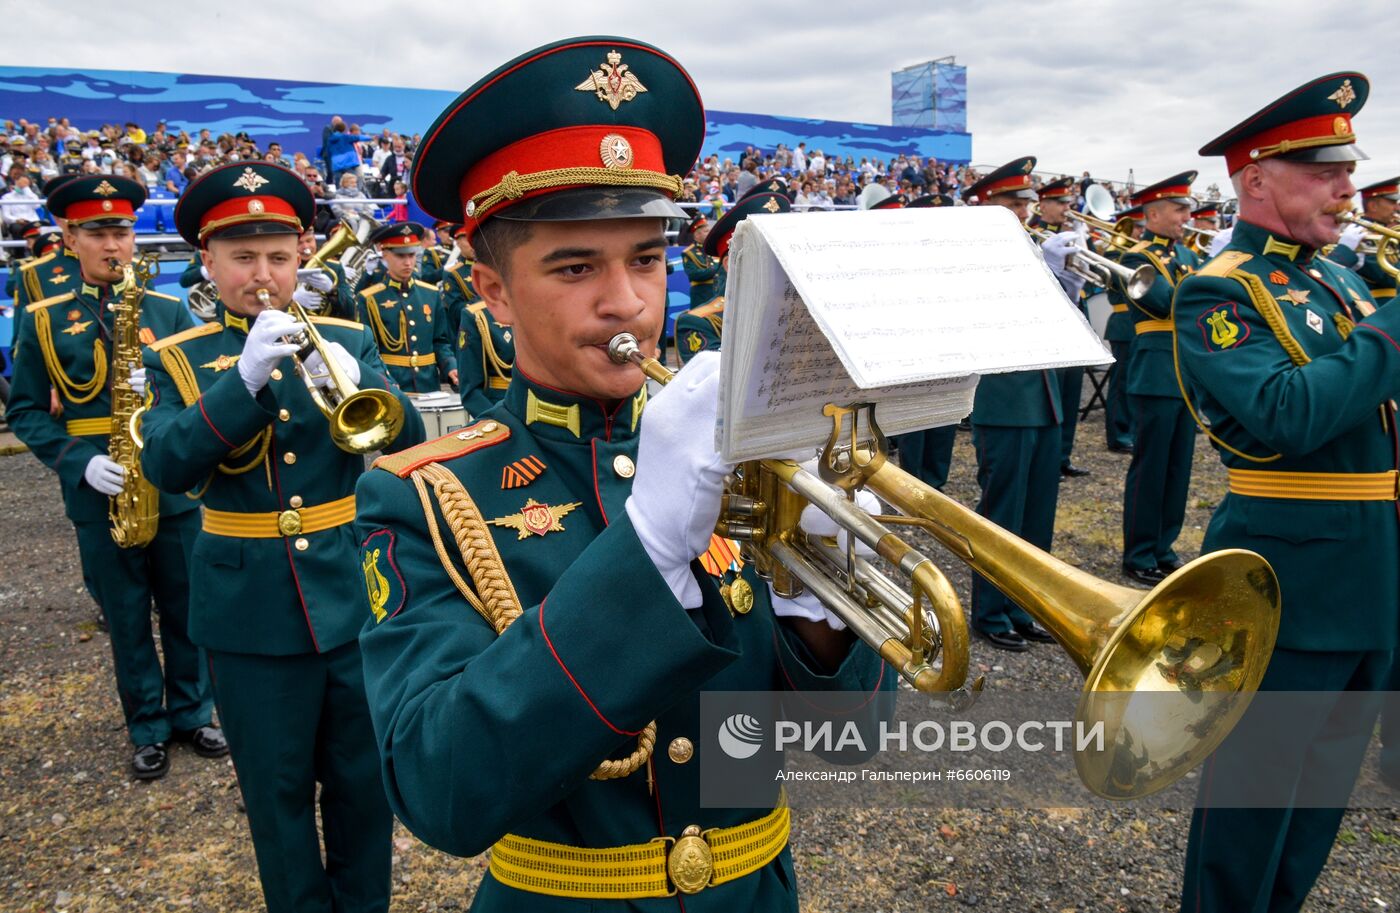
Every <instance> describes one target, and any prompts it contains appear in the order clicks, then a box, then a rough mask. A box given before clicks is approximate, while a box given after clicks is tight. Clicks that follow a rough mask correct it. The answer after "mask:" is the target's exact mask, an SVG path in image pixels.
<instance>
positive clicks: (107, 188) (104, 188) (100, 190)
mask: <svg viewBox="0 0 1400 913" xmlns="http://www.w3.org/2000/svg"><path fill="white" fill-rule="evenodd" d="M92 192H93V193H95V194H97V195H98V196H102V197H110V196H111V195H112V194H114V193H116V192H117V188H115V187H113V186H112V185H111V184H109V183H107V182H106V181H103V182H102V183H101V184H98V185H97V186H96V187H94V188H92Z"/></svg>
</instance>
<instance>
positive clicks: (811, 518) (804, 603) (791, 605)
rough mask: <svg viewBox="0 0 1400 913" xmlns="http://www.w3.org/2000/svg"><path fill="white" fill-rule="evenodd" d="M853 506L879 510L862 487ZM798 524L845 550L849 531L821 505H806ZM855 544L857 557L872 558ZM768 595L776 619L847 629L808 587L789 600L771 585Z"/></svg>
mask: <svg viewBox="0 0 1400 913" xmlns="http://www.w3.org/2000/svg"><path fill="white" fill-rule="evenodd" d="M814 465H815V464H814ZM803 468H810V471H811V472H813V473H815V472H816V469H815V468H814V466H813V467H807V466H805V465H804V467H803ZM856 506H857V507H859V508H860V509H861V510H863V511H865V512H866V513H868V514H878V513H880V501H879V499H878V498H876V497H875V496H874V495H873V494H871V493H870V492H868V491H866V490H865V489H863V488H862V489H858V490H857V491H856ZM798 525H799V526H801V527H802V531H803V532H805V533H807V534H808V535H809V536H822V537H826V538H832V537H834V538H835V539H836V547H837V549H839V550H840V551H841V552H842V553H844V552H845V551H846V542H847V540H848V539H849V538H850V534H849V533H848V532H846V530H845V529H844V528H842V527H841V526H839V525H838V524H837V523H836V521H835V520H833V519H831V517H829V516H827V514H826V512H825V511H823V510H821V509H820V508H818V507H816V506H814V505H811V504H808V505H807V506H806V507H805V508H803V509H802V517H801V519H800V520H799V521H798ZM855 546H856V547H855V552H856V555H857V556H859V557H861V558H865V559H867V560H869V559H871V558H874V557H875V551H874V549H872V548H870V546H868V545H866V544H865V543H864V542H862V541H860V540H859V539H857V540H856V543H855ZM768 595H769V597H770V599H771V600H772V602H773V614H774V615H776V616H778V617H779V618H805V619H807V620H808V621H824V622H826V623H827V625H828V626H830V627H831V628H833V629H834V630H837V631H844V630H846V623H845V622H844V621H842V620H841V619H840V618H838V617H837V616H836V615H835V614H833V613H832V611H831V610H830V609H828V608H827V607H826V606H824V605H823V604H822V602H821V600H819V599H818V598H817V597H816V596H814V595H813V594H812V592H811V591H810V590H803V591H802V593H801V594H800V595H798V596H795V597H793V598H792V599H788V598H787V597H784V596H779V595H778V594H777V593H775V592H773V588H772V587H771V586H770V587H769V588H768Z"/></svg>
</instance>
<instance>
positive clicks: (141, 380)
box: [126, 368, 146, 396]
mask: <svg viewBox="0 0 1400 913" xmlns="http://www.w3.org/2000/svg"><path fill="white" fill-rule="evenodd" d="M126 382H127V383H128V384H130V385H131V392H133V393H135V394H136V395H137V396H145V395H146V369H145V368H132V369H131V373H130V374H129V375H127V378H126Z"/></svg>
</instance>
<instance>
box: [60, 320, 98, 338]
mask: <svg viewBox="0 0 1400 913" xmlns="http://www.w3.org/2000/svg"><path fill="white" fill-rule="evenodd" d="M90 326H92V321H91V320H80V321H78V322H77V323H74V324H72V325H70V326H67V327H64V328H63V332H64V334H65V335H68V336H77V335H78V334H80V333H85V332H87V328H88V327H90Z"/></svg>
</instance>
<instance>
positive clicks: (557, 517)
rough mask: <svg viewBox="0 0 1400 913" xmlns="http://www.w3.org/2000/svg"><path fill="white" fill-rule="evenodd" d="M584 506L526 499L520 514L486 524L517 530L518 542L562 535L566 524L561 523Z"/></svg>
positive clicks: (574, 503)
mask: <svg viewBox="0 0 1400 913" xmlns="http://www.w3.org/2000/svg"><path fill="white" fill-rule="evenodd" d="M582 506H583V502H582V501H574V502H573V503H571V504H560V505H558V506H554V505H551V504H541V503H540V502H538V501H536V500H535V499H534V498H526V499H525V506H524V507H522V508H521V509H520V513H518V514H510V515H509V516H505V517H497V518H496V519H494V520H487V521H486V522H487V523H490V524H491V525H492V526H505V527H508V528H510V529H513V530H515V531H516V532H517V533H519V534H520V535H518V536H517V537H516V541H519V540H521V539H528V538H530V537H531V536H543V535H545V534H547V533H562V532H563V531H564V524H563V523H562V522H560V521H562V520H563V519H564V517H566V516H568V515H569V514H570V513H572V512H573V511H574V509H575V508H578V507H582Z"/></svg>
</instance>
